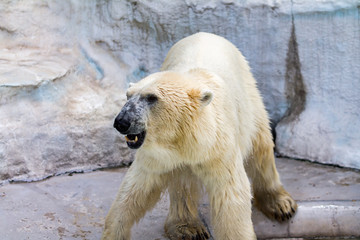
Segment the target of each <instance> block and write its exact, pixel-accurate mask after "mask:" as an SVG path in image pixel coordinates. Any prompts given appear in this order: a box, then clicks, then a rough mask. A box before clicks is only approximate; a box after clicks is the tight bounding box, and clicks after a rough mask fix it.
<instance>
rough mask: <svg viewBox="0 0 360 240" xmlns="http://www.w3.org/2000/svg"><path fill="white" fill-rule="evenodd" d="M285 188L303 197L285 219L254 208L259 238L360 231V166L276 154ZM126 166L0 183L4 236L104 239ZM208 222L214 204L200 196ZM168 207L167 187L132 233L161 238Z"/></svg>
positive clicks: (140, 239) (146, 239) (11, 239)
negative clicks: (344, 166) (358, 168)
mask: <svg viewBox="0 0 360 240" xmlns="http://www.w3.org/2000/svg"><path fill="white" fill-rule="evenodd" d="M277 168H278V170H279V172H280V176H281V179H282V182H283V184H284V185H285V188H286V189H287V190H288V191H289V192H290V193H291V194H292V196H293V197H294V198H295V199H296V200H297V201H298V204H299V209H298V212H297V214H296V216H295V217H294V218H293V219H291V220H290V221H289V222H287V223H283V224H280V223H277V222H273V221H270V220H269V219H267V218H266V217H264V215H262V213H260V212H258V211H257V210H256V209H255V210H254V211H253V221H254V226H255V231H256V233H257V236H258V238H259V239H273V238H278V239H285V238H295V239H308V238H312V237H331V239H334V238H336V237H337V238H339V237H360V172H358V171H353V170H349V169H342V168H337V167H331V166H323V165H318V164H314V163H309V162H303V161H296V160H290V159H283V158H278V159H277ZM126 171H127V169H126V168H122V169H111V170H103V171H96V172H92V173H85V174H72V176H70V175H66V176H58V177H53V178H50V179H48V180H44V181H41V182H35V183H17V184H8V185H5V186H1V187H0V233H1V234H0V236H1V237H0V239H4V240H23V239H24V240H25V239H63V240H65V239H88V240H93V239H100V236H101V232H102V228H103V224H104V218H105V216H106V214H107V212H108V210H109V208H110V205H111V203H112V201H113V199H114V198H115V195H116V193H117V190H118V188H119V186H120V183H121V181H122V179H123V177H124V175H125V173H126ZM199 210H200V213H201V217H202V218H203V220H204V221H205V222H206V224H207V226H209V229H210V232H211V226H210V222H209V206H208V203H207V201H206V200H204V201H202V202H201V204H200V208H199ZM167 211H168V197H167V195H166V194H165V195H164V196H163V198H162V199H161V201H160V202H159V203H158V204H157V206H156V207H155V208H154V209H153V210H152V211H151V212H149V213H148V214H147V215H146V216H145V218H144V219H142V220H141V221H140V223H139V224H137V225H136V226H135V227H134V228H133V231H132V232H133V239H134V240H163V239H166V238H165V237H164V231H163V224H164V221H165V218H166V215H167Z"/></svg>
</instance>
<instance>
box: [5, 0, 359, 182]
mask: <svg viewBox="0 0 360 240" xmlns="http://www.w3.org/2000/svg"><path fill="white" fill-rule="evenodd" d="M359 6H360V3H359V1H358V0H341V1H336V0H324V1H313V0H303V1H299V0H292V1H285V0H273V1H268V0H256V1H231V0H222V1H220V0H212V1H211V0H210V1H209V0H206V1H205V0H200V1H195V0H184V1H180V0H178V1H166V0H159V1H145V0H139V1H115V0H112V1H75V0H74V1H60V0H48V1H40V0H33V1H1V2H0V19H2V21H1V22H0V182H1V181H2V182H6V181H9V180H12V181H21V180H24V181H29V180H36V179H41V178H44V177H47V176H51V175H54V174H60V173H63V172H67V171H86V170H91V169H95V168H99V167H106V166H117V165H121V164H126V163H128V162H129V161H131V159H132V157H133V152H131V151H129V150H128V149H127V148H126V146H125V144H124V141H123V139H122V138H121V136H119V135H118V134H117V133H116V131H115V130H113V129H112V121H113V119H114V117H115V115H116V114H117V112H118V111H119V109H120V108H121V105H122V104H123V102H124V91H125V89H126V87H127V85H128V83H129V82H130V81H132V82H135V81H138V80H139V79H141V78H142V77H144V76H146V75H147V74H150V73H152V72H156V71H158V69H159V67H160V65H161V63H162V61H163V59H164V57H165V55H166V53H167V51H168V50H169V48H170V47H171V46H172V45H173V44H174V43H175V42H176V41H178V40H180V39H181V38H183V37H185V36H187V35H190V34H192V33H195V32H198V31H206V32H212V33H215V34H218V35H221V36H224V37H225V38H227V39H229V40H230V41H231V42H233V43H234V44H235V45H236V46H237V47H238V48H239V49H240V50H241V51H242V52H243V54H244V55H245V57H246V58H247V60H248V61H249V63H250V66H251V67H252V71H253V73H254V76H255V78H256V79H257V80H258V86H259V88H260V90H261V92H262V95H263V97H264V101H265V104H266V107H267V109H268V111H269V115H270V117H271V119H272V121H273V126H274V127H275V126H276V135H277V137H276V143H277V151H278V153H279V154H281V155H283V156H289V157H296V158H303V159H308V160H312V161H318V162H323V163H331V164H337V165H341V166H347V167H353V168H360V147H359V146H360V131H359V130H360V120H359V119H360V116H359V114H360V97H359V96H360V87H359V86H360V77H359V76H360V67H359V65H360V52H359V51H360V50H359V49H360V21H359V9H360V7H359Z"/></svg>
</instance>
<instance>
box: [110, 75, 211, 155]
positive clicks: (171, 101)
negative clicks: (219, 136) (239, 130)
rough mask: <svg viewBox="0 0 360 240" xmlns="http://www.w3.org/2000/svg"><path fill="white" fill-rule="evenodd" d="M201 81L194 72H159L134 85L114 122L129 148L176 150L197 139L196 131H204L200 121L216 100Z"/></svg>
mask: <svg viewBox="0 0 360 240" xmlns="http://www.w3.org/2000/svg"><path fill="white" fill-rule="evenodd" d="M198 78H200V76H199V75H198V74H194V73H191V72H188V73H175V72H160V73H155V74H152V75H150V76H148V77H146V78H144V79H143V80H141V81H140V82H138V83H136V84H132V85H131V86H130V88H129V89H128V91H127V93H126V95H127V102H126V103H125V105H124V107H123V108H122V109H121V111H120V113H119V114H118V116H117V117H116V119H115V122H114V127H115V128H116V129H117V130H118V131H119V132H120V133H121V134H123V135H125V139H126V142H127V145H128V146H129V147H130V148H132V149H137V148H140V147H141V146H142V145H143V144H144V145H146V144H149V146H151V143H156V144H163V145H164V144H165V145H172V146H176V145H177V144H180V142H181V141H183V140H184V138H186V137H189V136H190V135H194V129H195V130H196V128H199V127H201V126H198V125H201V124H200V123H197V122H198V121H197V119H198V118H200V116H201V115H202V112H203V110H204V109H205V108H206V106H207V105H208V104H209V103H210V102H211V101H212V98H213V92H212V91H211V90H209V89H208V88H207V87H206V85H205V84H203V83H202V82H201V81H197V80H198ZM190 137H191V136H190ZM192 137H194V136H192Z"/></svg>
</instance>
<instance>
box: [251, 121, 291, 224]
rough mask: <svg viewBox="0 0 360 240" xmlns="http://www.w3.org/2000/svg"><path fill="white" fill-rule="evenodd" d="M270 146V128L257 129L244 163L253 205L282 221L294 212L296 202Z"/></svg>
mask: <svg viewBox="0 0 360 240" xmlns="http://www.w3.org/2000/svg"><path fill="white" fill-rule="evenodd" d="M273 146H274V144H273V141H272V137H271V133H270V130H269V129H268V128H264V129H262V130H260V131H259V133H258V134H257V137H256V139H255V140H254V141H253V153H252V155H251V157H250V158H249V159H248V161H247V163H246V171H247V174H248V175H249V177H250V178H251V179H252V186H253V191H254V203H255V206H256V207H257V208H258V209H259V210H261V211H262V212H263V213H264V214H265V215H266V216H267V217H268V218H271V219H276V220H277V221H280V222H281V221H285V220H288V219H290V218H291V217H292V216H293V215H294V214H295V211H296V210H297V204H296V202H295V201H294V199H293V198H292V197H291V196H290V194H289V193H288V192H287V191H286V190H285V189H284V187H283V186H282V184H281V182H280V178H279V174H278V172H277V170H276V166H275V158H274V152H273Z"/></svg>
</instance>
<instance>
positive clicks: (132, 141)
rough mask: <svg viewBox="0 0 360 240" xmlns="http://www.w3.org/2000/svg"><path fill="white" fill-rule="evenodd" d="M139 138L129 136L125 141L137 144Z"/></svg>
mask: <svg viewBox="0 0 360 240" xmlns="http://www.w3.org/2000/svg"><path fill="white" fill-rule="evenodd" d="M138 139H139V138H138V136H137V135H133V134H129V135H126V136H125V140H126V141H127V142H131V143H136V142H137V141H138Z"/></svg>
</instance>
